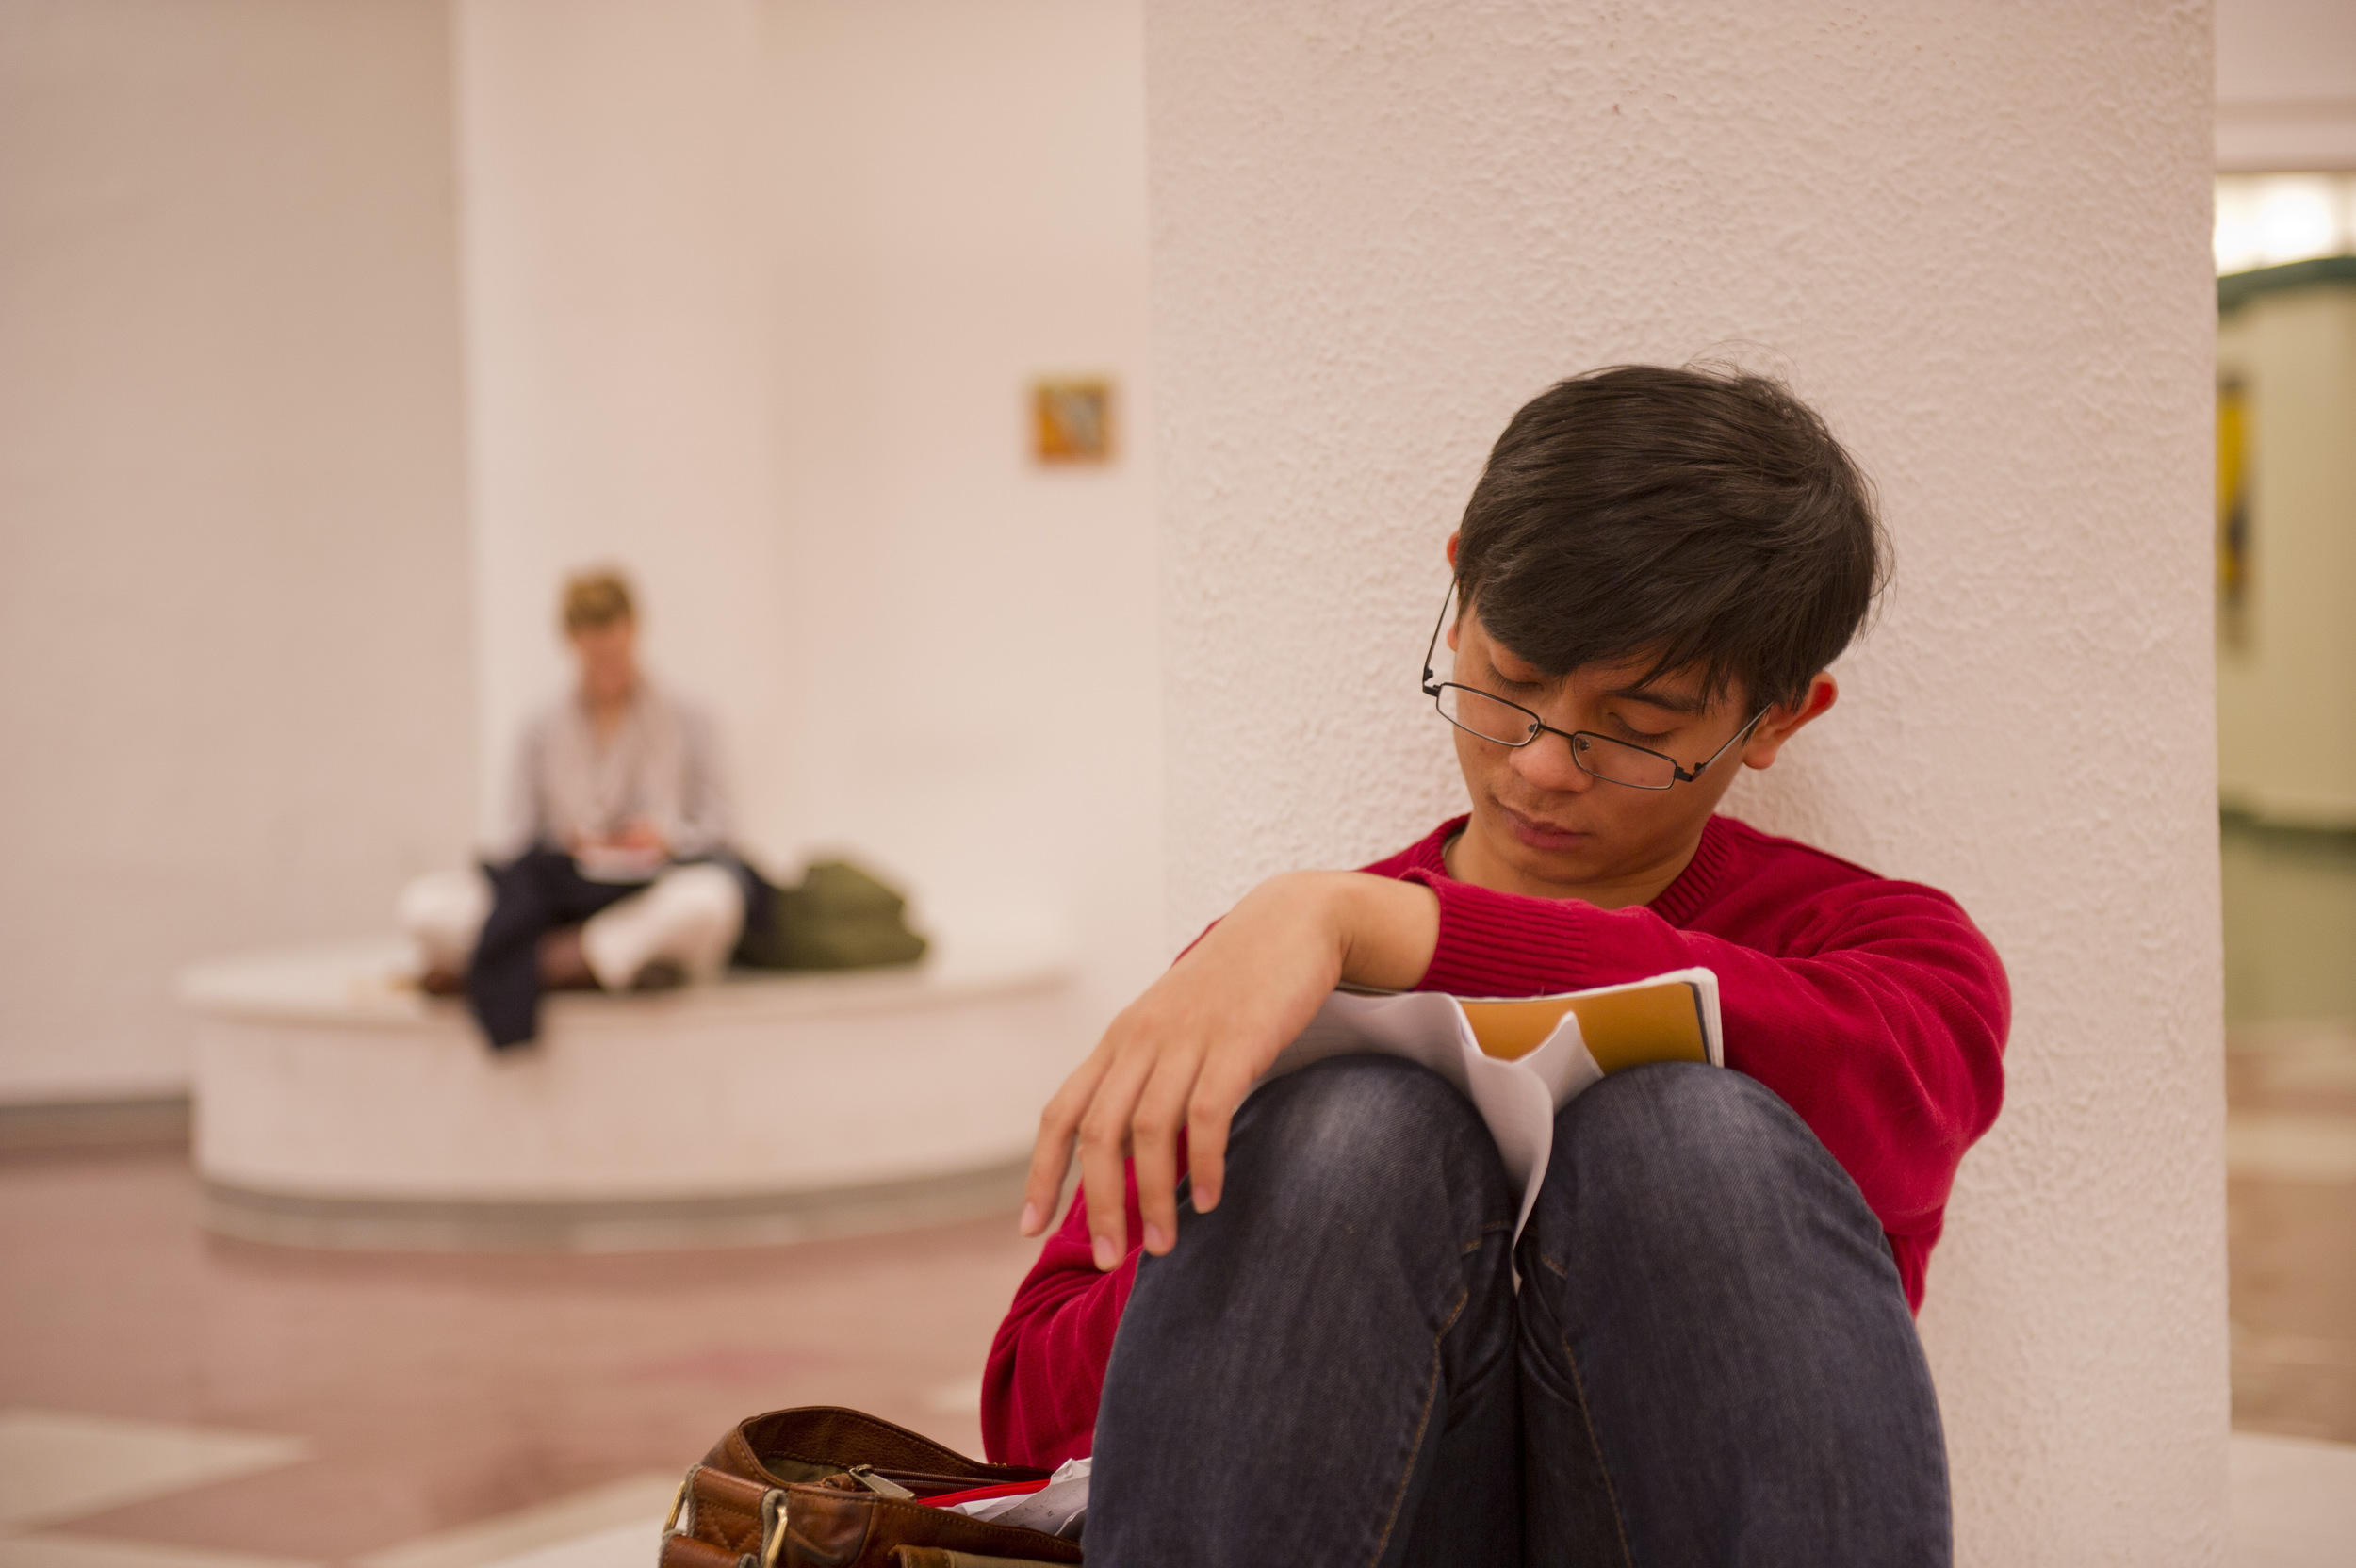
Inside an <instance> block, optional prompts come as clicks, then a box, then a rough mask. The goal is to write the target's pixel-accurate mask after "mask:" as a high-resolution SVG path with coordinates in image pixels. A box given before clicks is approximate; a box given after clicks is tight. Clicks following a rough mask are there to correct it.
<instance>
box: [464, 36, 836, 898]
mask: <svg viewBox="0 0 2356 1568" xmlns="http://www.w3.org/2000/svg"><path fill="white" fill-rule="evenodd" d="M455 14H456V18H457V54H456V58H457V75H458V84H459V85H458V100H459V116H458V123H459V133H458V134H459V149H460V164H459V167H460V172H461V174H460V185H461V188H462V190H463V192H464V200H465V206H464V223H463V228H462V238H463V272H464V277H465V286H466V393H467V416H468V431H469V434H470V437H471V454H470V455H471V459H472V479H473V486H472V490H473V503H474V505H473V511H474V534H473V537H474V563H475V570H476V573H477V577H478V582H479V588H480V591H479V594H478V597H477V611H476V636H477V643H478V645H479V646H480V648H481V650H482V658H481V669H480V679H481V685H482V694H483V699H482V705H481V715H482V717H481V726H480V731H479V733H480V737H481V756H482V759H483V762H482V769H481V779H480V787H481V790H482V792H483V801H484V804H485V807H486V809H495V805H494V803H495V802H496V801H497V799H498V798H499V792H501V791H502V790H503V788H504V780H505V778H506V776H507V772H508V769H509V767H510V765H511V764H512V762H513V760H514V759H513V747H514V745H515V733H516V729H517V727H518V726H519V725H520V724H521V722H522V720H523V718H524V716H525V715H526V714H527V713H528V712H530V711H532V709H534V708H536V707H538V706H539V705H540V704H541V703H543V702H545V701H547V700H548V698H549V697H550V696H552V695H553V694H555V693H556V692H557V691H558V690H559V689H560V688H561V687H562V686H563V685H564V683H566V682H567V681H568V680H569V679H570V674H569V666H568V664H567V662H566V661H565V658H564V648H563V644H562V639H561V637H560V636H559V633H558V631H557V627H556V602H557V594H558V591H559V588H560V586H561V584H562V583H563V580H564V576H565V574H566V573H567V572H568V571H571V570H573V569H576V568H579V567H581V566H583V565H586V564H593V563H600V562H619V563H621V564H623V565H624V566H625V567H627V568H628V570H629V571H630V575H631V576H632V578H633V579H634V580H635V581H636V582H637V585H638V587H639V589H640V592H641V597H642V599H643V601H644V602H643V604H642V610H641V613H642V618H643V621H644V624H645V648H646V656H647V660H648V662H649V664H650V665H651V667H652V668H653V669H654V671H655V672H656V674H657V675H658V677H661V678H669V679H670V680H671V681H673V682H674V683H675V684H676V685H678V686H679V687H680V688H681V689H683V690H685V691H686V692H688V693H691V694H694V695H695V697H697V698H698V699H700V700H701V701H703V702H704V703H705V704H706V705H707V706H708V707H710V708H711V709H712V710H713V711H714V712H715V714H716V716H717V718H718V720H719V722H720V726H721V729H722V732H723V734H724V736H725V738H726V745H727V751H728V758H727V760H728V769H729V772H730V774H731V775H732V776H733V779H734V782H735V784H736V795H737V797H738V800H739V805H740V811H741V814H742V816H743V819H744V837H745V839H746V841H747V842H748V843H750V844H751V845H752V846H754V847H755V848H758V849H765V850H770V851H772V852H774V851H775V850H777V848H779V847H781V846H782V843H783V841H785V840H786V838H787V837H788V833H789V828H788V825H787V822H786V820H785V816H784V810H783V807H784V799H785V792H786V790H787V788H788V786H787V783H786V780H787V778H788V776H789V775H790V772H791V770H792V769H793V768H794V767H795V766H797V765H798V762H799V759H798V755H797V751H798V748H797V747H796V746H795V745H794V730H795V728H796V727H797V722H798V718H799V713H800V710H799V709H798V708H797V707H796V705H795V702H794V681H793V678H792V672H791V667H790V662H789V657H788V648H789V647H790V645H791V637H790V632H789V629H788V627H787V615H788V613H789V611H788V609H787V607H786V605H785V602H784V597H783V584H784V582H785V580H786V577H787V571H786V565H785V563H786V561H787V560H788V558H789V537H788V530H787V527H786V524H785V520H784V518H783V517H782V515H780V513H779V511H778V507H777V494H776V487H775V482H774V470H773V466H772V462H773V453H772V449H771V443H772V440H773V435H774V423H775V420H774V407H775V404H774V396H773V385H774V375H775V368H776V345H775V321H774V310H773V301H774V278H773V273H772V265H771V255H772V253H773V250H774V240H773V238H772V229H771V209H770V207H769V205H768V204H767V201H766V198H767V195H768V191H767V187H766V184H765V181H764V177H763V173H762V163H761V158H762V154H763V135H764V126H765V121H764V118H763V117H764V115H765V113H766V112H767V100H766V97H765V92H766V89H767V86H768V84H767V82H766V81H765V80H764V78H763V74H762V69H761V58H762V56H761V39H762V28H761V8H760V6H759V5H758V4H757V0H660V3H658V0H457V5H456V8H455Z"/></svg>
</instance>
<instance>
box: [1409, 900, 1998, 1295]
mask: <svg viewBox="0 0 2356 1568" xmlns="http://www.w3.org/2000/svg"><path fill="white" fill-rule="evenodd" d="M1405 877H1406V878H1407V879H1408V880H1412V881H1416V882H1420V883H1422V884H1423V885H1424V886H1426V887H1428V888H1430V889H1431V890H1432V891H1433V892H1434V893H1435V894H1436V895H1438V897H1439V900H1440V940H1439V947H1438V949H1437V951H1436V952H1435V953H1434V954H1433V956H1432V967H1431V969H1430V970H1429V971H1428V972H1426V973H1425V975H1424V977H1423V980H1422V983H1421V988H1422V989H1425V990H1441V991H1450V992H1453V993H1455V994H1457V995H1459V996H1536V995H1541V994H1544V993H1546V992H1550V991H1565V990H1577V989H1579V988H1583V987H1588V986H1608V985H1612V984H1615V983H1617V982H1620V981H1626V980H1639V979H1642V978H1644V976H1645V975H1648V974H1658V973H1660V972H1661V971H1663V970H1670V969H1682V968H1686V967H1688V966H1692V965H1702V966H1706V967H1708V968H1709V969H1710V970H1713V971H1715V972H1716V973H1717V975H1718V989H1719V998H1720V1005H1721V1007H1722V1010H1723V1013H1724V1016H1725V1020H1726V1065H1727V1066H1728V1067H1730V1068H1735V1069H1737V1070H1741V1071H1742V1072H1745V1073H1748V1074H1749V1075H1750V1076H1751V1077H1753V1078H1756V1079H1758V1080H1759V1082H1760V1083H1762V1084H1764V1085H1766V1086H1768V1087H1769V1088H1771V1089H1773V1090H1775V1093H1776V1094H1778V1095H1780V1096H1781V1097H1782V1098H1783V1100H1784V1102H1785V1103H1787V1104H1789V1105H1790V1106H1791V1107H1792V1110H1794V1111H1796V1112H1797V1113H1799V1116H1800V1119H1802V1120H1803V1121H1806V1122H1807V1123H1808V1127H1809V1128H1810V1130H1812V1131H1813V1132H1814V1133H1815V1134H1816V1135H1817V1136H1818V1137H1819V1138H1821V1139H1823V1140H1824V1146H1825V1147H1826V1148H1827V1149H1829V1150H1830V1151H1831V1152H1832V1154H1833V1157H1834V1158H1835V1159H1837V1160H1839V1161H1840V1162H1841V1167H1842V1168H1844V1169H1846V1170H1847V1171H1848V1173H1849V1175H1850V1177H1851V1178H1852V1179H1853V1180H1855V1181H1856V1183H1857V1186H1858V1188H1859V1189H1860V1190H1862V1191H1863V1193H1864V1194H1865V1201H1866V1202H1867V1203H1868V1204H1869V1205H1871V1206H1872V1208H1873V1213H1874V1215H1875V1217H1878V1218H1879V1219H1880V1220H1881V1223H1882V1228H1883V1229H1884V1230H1885V1231H1887V1232H1888V1233H1889V1234H1890V1247H1891V1250H1892V1251H1893V1252H1894V1253H1895V1254H1896V1256H1897V1260H1898V1271H1899V1275H1900V1277H1901V1279H1902V1280H1903V1281H1904V1282H1905V1285H1906V1299H1907V1300H1908V1301H1909V1302H1911V1303H1913V1304H1914V1305H1915V1306H1917V1307H1920V1306H1921V1304H1922V1282H1923V1268H1924V1265H1925V1263H1926V1261H1927V1259H1928V1256H1929V1253H1930V1249H1931V1244H1932V1243H1933V1242H1935V1241H1937V1240H1938V1239H1939V1225H1940V1221H1941V1217H1942V1216H1943V1214H1944V1212H1945V1207H1946V1202H1947V1193H1948V1189H1949V1187H1950V1186H1951V1185H1952V1184H1954V1181H1955V1167H1956V1165H1957V1164H1958V1163H1959V1162H1960V1161H1961V1160H1962V1158H1963V1152H1964V1150H1965V1149H1966V1148H1968V1147H1969V1146H1970V1145H1971V1144H1972V1141H1973V1140H1974V1139H1976V1138H1977V1137H1978V1136H1979V1135H1981V1134H1982V1133H1984V1132H1986V1131H1987V1130H1988V1125H1989V1124H1990V1123H1991V1122H1993V1121H1994V1120H1995V1119H1996V1112H1997V1108H1998V1106H1999V1104H2000V1103H2002V1100H2003V1094H2004V1070H2003V1065H2002V1052H2003V1048H2004V1034H2005V1030H2006V1027H2007V1024H2008V1021H2009V1012H2010V998H2009V993H2008V991H2007V989H2006V987H2005V982H2004V968H2003V966H2002V964H2001V963H1999V961H1998V959H1997V956H1996V953H1995V950H1994V949H1993V948H1991V947H1990V946H1989V945H1988V939H1986V938H1985V937H1983V936H1982V935H1981V934H1980V932H1979V930H1978V929H1977V928H1976V927H1974V926H1973V925H1972V922H1971V920H1970V918H1969V917H1967V916H1966V915H1965V914H1964V912H1963V911H1962V909H1961V908H1959V907H1957V906H1956V905H1955V901H1954V900H1952V899H1950V898H1948V897H1947V896H1946V895H1945V894H1944V893H1941V892H1939V891H1938V890H1935V889H1931V888H1925V887H1922V886H1920V885H1918V884H1914V883H1906V882H1890V881H1884V880H1880V879H1878V878H1875V879H1869V880H1859V881H1855V882H1845V883H1840V884H1836V885H1834V886H1831V887H1827V888H1822V889H1819V890H1814V891H1813V893H1812V896H1809V897H1808V898H1806V899H1804V900H1800V901H1796V902H1793V903H1790V904H1786V905H1784V906H1783V907H1782V908H1781V909H1780V910H1779V912H1778V914H1777V915H1776V917H1775V920H1774V922H1773V929H1772V930H1762V931H1759V932H1758V933H1757V935H1756V936H1755V937H1754V939H1753V941H1752V942H1750V943H1744V942H1736V941H1731V940H1728V939H1726V938H1723V937H1718V936H1712V935H1710V934H1709V933H1707V932H1703V931H1698V930H1693V929H1680V928H1679V927H1677V926H1675V925H1672V924H1671V923H1669V922H1668V921H1666V920H1664V919H1662V918H1661V916H1660V915H1659V914H1657V913H1655V912H1654V911H1653V910H1652V909H1650V908H1646V907H1636V908H1628V909H1613V910H1604V909H1598V908H1596V907H1595V906H1593V905H1591V904H1584V903H1580V902H1579V901H1576V900H1555V899H1545V898H1530V897H1524V896H1520V895H1517V894H1513V893H1501V892H1495V891H1492V890H1488V889H1485V888H1480V887H1475V886H1472V885H1471V884H1468V883H1464V882H1457V881H1454V880H1452V879H1450V878H1448V877H1447V876H1445V875H1439V874H1432V873H1431V872H1429V871H1426V870H1422V869H1416V870H1410V871H1407V872H1406V873H1405ZM1746 934H1748V933H1746ZM1762 949H1764V950H1762Z"/></svg>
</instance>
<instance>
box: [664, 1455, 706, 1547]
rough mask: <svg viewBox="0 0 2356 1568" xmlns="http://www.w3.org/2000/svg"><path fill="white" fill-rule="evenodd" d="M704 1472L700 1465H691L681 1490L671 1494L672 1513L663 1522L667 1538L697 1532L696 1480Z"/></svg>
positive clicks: (680, 1482)
mask: <svg viewBox="0 0 2356 1568" xmlns="http://www.w3.org/2000/svg"><path fill="white" fill-rule="evenodd" d="M702 1471H703V1466H702V1465H700V1464H691V1465H689V1466H688V1467H687V1474H686V1476H685V1477H684V1478H681V1480H680V1481H679V1490H678V1491H677V1492H675V1493H673V1494H672V1495H671V1512H670V1515H669V1517H667V1518H665V1519H664V1520H663V1534H664V1535H665V1536H673V1535H688V1534H692V1533H693V1532H694V1531H695V1478H696V1476H697V1475H699V1474H701V1473H702Z"/></svg>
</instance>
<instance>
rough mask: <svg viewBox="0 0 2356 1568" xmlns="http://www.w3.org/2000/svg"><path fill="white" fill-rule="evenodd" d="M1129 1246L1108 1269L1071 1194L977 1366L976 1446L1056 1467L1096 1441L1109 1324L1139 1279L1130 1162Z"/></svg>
mask: <svg viewBox="0 0 2356 1568" xmlns="http://www.w3.org/2000/svg"><path fill="white" fill-rule="evenodd" d="M1126 1179H1127V1185H1128V1211H1129V1230H1128V1235H1129V1238H1130V1243H1129V1255H1128V1256H1127V1257H1126V1258H1124V1259H1122V1260H1121V1266H1120V1267H1119V1268H1116V1269H1114V1270H1113V1271H1112V1272H1111V1273H1109V1274H1100V1273H1098V1272H1097V1269H1096V1263H1095V1258H1094V1254H1093V1253H1092V1251H1091V1250H1090V1249H1089V1246H1088V1206H1087V1205H1086V1204H1085V1203H1083V1202H1082V1201H1080V1200H1079V1199H1078V1198H1077V1197H1074V1198H1073V1200H1072V1206H1071V1209H1070V1210H1069V1211H1068V1212H1067V1213H1066V1214H1065V1215H1064V1221H1063V1223H1062V1224H1061V1225H1060V1226H1058V1227H1056V1229H1055V1232H1054V1233H1052V1234H1051V1235H1049V1236H1048V1238H1047V1244H1046V1245H1045V1246H1044V1247H1042V1248H1040V1249H1039V1262H1037V1263H1035V1264H1033V1265H1032V1266H1031V1272H1030V1273H1029V1274H1028V1275H1027V1276H1026V1277H1025V1278H1024V1279H1023V1283H1022V1284H1021V1285H1020V1286H1019V1287H1018V1288H1017V1289H1016V1290H1015V1293H1014V1305H1013V1306H1012V1307H1010V1308H1009V1309H1007V1312H1006V1321H1005V1322H1003V1323H1001V1324H999V1325H998V1335H997V1337H996V1338H995V1339H993V1340H991V1341H990V1361H989V1363H988V1364H986V1365H985V1366H984V1367H983V1369H982V1450H983V1452H984V1453H985V1454H987V1455H988V1456H989V1457H990V1459H991V1460H992V1461H994V1462H997V1463H1000V1464H1036V1465H1039V1466H1042V1467H1044V1468H1047V1469H1053V1468H1055V1466H1056V1465H1058V1464H1061V1463H1062V1462H1064V1461H1066V1460H1068V1459H1078V1458H1079V1457H1080V1456H1082V1455H1083V1454H1086V1453H1088V1452H1089V1451H1090V1450H1091V1449H1092V1448H1093V1447H1094V1446H1095V1438H1096V1401H1097V1397H1098V1396H1099V1395H1100V1394H1102V1393H1103V1392H1104V1367H1105V1364H1107V1363H1109V1362H1110V1361H1111V1360H1112V1354H1113V1334H1114V1332H1115V1331H1117V1330H1118V1329H1119V1328H1120V1327H1121V1309H1122V1308H1123V1307H1126V1306H1127V1305H1128V1304H1129V1291H1130V1289H1131V1287H1133V1286H1134V1285H1135V1284H1136V1283H1137V1251H1138V1249H1137V1237H1139V1236H1141V1235H1143V1234H1144V1233H1145V1219H1144V1217H1143V1215H1142V1214H1141V1213H1140V1212H1139V1211H1138V1208H1137V1170H1136V1168H1134V1167H1133V1168H1130V1169H1129V1170H1128V1171H1127V1172H1126Z"/></svg>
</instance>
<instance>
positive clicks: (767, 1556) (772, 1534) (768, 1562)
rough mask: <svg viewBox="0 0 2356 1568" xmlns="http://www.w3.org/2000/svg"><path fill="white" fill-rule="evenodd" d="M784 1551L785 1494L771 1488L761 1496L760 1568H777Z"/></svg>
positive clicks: (782, 1491) (782, 1490)
mask: <svg viewBox="0 0 2356 1568" xmlns="http://www.w3.org/2000/svg"><path fill="white" fill-rule="evenodd" d="M784 1549H785V1492H784V1489H783V1488H781V1487H775V1486H773V1487H771V1488H770V1489H769V1490H768V1491H766V1492H764V1493H762V1494H761V1568H777V1554H778V1553H780V1552H782V1551H783V1550H784Z"/></svg>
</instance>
